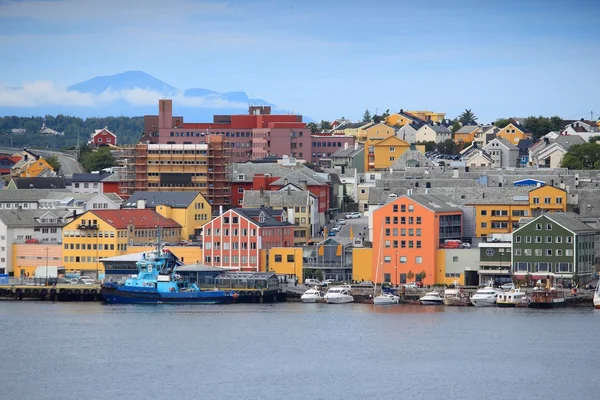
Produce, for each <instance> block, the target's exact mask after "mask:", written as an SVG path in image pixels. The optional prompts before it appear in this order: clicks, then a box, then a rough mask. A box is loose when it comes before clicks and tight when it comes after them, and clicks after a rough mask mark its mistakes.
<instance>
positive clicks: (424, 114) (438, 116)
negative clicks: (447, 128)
mask: <svg viewBox="0 0 600 400" xmlns="http://www.w3.org/2000/svg"><path fill="white" fill-rule="evenodd" d="M406 113H407V114H410V115H414V116H415V117H417V118H420V119H424V120H425V121H433V122H442V121H443V120H444V118H446V113H438V112H433V111H427V110H424V111H406Z"/></svg>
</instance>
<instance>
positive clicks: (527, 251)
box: [525, 249, 531, 257]
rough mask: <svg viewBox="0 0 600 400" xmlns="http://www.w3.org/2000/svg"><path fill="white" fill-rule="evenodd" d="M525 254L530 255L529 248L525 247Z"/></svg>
mask: <svg viewBox="0 0 600 400" xmlns="http://www.w3.org/2000/svg"><path fill="white" fill-rule="evenodd" d="M525 255H526V256H528V257H530V256H531V249H525Z"/></svg>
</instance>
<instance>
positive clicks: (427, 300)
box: [419, 292, 444, 306]
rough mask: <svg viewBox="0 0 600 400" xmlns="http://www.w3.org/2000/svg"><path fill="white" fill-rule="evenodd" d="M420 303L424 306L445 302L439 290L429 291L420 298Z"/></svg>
mask: <svg viewBox="0 0 600 400" xmlns="http://www.w3.org/2000/svg"><path fill="white" fill-rule="evenodd" d="M419 303H421V304H422V305H424V306H435V305H440V304H444V299H443V298H442V296H440V294H439V293H438V292H429V293H425V296H423V297H421V298H420V299H419Z"/></svg>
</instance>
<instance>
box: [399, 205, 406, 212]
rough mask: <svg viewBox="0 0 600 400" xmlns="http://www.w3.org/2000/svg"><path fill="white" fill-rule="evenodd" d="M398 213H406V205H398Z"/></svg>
mask: <svg viewBox="0 0 600 400" xmlns="http://www.w3.org/2000/svg"><path fill="white" fill-rule="evenodd" d="M400 212H406V204H401V205H400Z"/></svg>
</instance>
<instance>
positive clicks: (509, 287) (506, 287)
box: [500, 283, 515, 290]
mask: <svg viewBox="0 0 600 400" xmlns="http://www.w3.org/2000/svg"><path fill="white" fill-rule="evenodd" d="M500 289H503V290H512V289H515V284H514V283H505V284H504V285H502V286H500Z"/></svg>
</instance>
